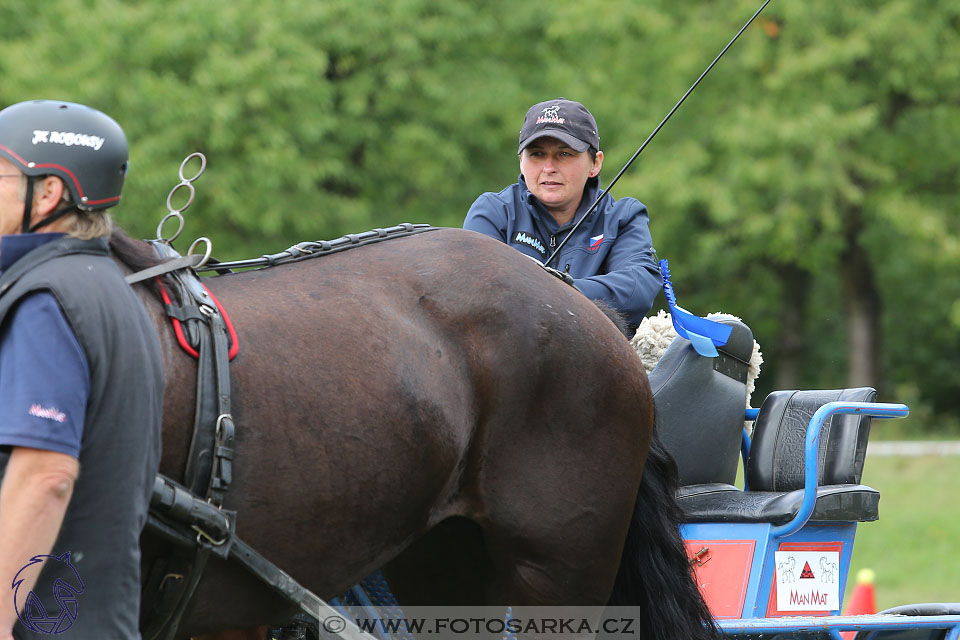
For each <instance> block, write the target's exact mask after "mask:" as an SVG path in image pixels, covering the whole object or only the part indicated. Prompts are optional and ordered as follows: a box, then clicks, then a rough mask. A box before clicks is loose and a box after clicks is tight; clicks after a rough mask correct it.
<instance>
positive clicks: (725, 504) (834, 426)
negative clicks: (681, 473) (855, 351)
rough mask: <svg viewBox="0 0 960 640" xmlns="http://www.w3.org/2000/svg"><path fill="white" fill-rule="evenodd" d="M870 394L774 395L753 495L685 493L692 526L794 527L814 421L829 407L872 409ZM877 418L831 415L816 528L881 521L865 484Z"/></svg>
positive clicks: (758, 436) (756, 459)
mask: <svg viewBox="0 0 960 640" xmlns="http://www.w3.org/2000/svg"><path fill="white" fill-rule="evenodd" d="M876 395H877V393H876V391H875V390H874V389H871V388H869V387H861V388H855V389H838V390H826V391H775V392H773V393H771V394H770V395H768V396H767V398H766V399H765V400H764V402H763V405H762V406H761V407H760V413H759V415H758V416H757V420H756V422H755V424H754V436H753V443H752V446H751V449H750V457H749V459H748V461H747V469H746V477H747V484H748V486H749V491H739V490H737V489H736V488H735V487H732V486H728V485H718V484H714V485H701V486H693V487H682V488H681V490H680V492H679V495H678V497H679V499H680V505H681V507H682V508H683V510H684V515H685V520H686V521H687V522H766V523H773V524H784V523H786V522H789V521H790V520H791V519H792V518H793V517H794V515H795V514H796V513H797V511H798V510H799V508H800V503H801V502H802V501H803V483H804V481H803V448H804V439H805V436H806V430H807V425H808V424H809V421H810V418H811V417H813V414H814V413H815V412H816V411H817V409H819V408H820V407H821V406H823V405H824V404H826V403H828V402H834V401H846V402H873V401H874V400H875V399H876ZM869 435H870V417H869V416H864V415H853V414H837V415H834V416H831V417H830V418H829V419H828V420H827V421H826V423H824V425H823V428H822V429H821V433H820V445H819V460H820V464H819V469H818V474H817V477H818V483H819V485H820V486H819V488H818V489H817V502H816V507H815V508H814V511H813V515H812V516H811V518H810V520H811V521H814V522H816V521H821V522H853V521H858V522H869V521H872V520H876V519H877V518H878V503H879V501H880V494H879V493H878V492H877V491H876V490H875V489H871V488H870V487H867V486H864V485H862V484H860V479H861V477H862V474H863V463H864V459H865V457H866V449H867V440H868V438H869Z"/></svg>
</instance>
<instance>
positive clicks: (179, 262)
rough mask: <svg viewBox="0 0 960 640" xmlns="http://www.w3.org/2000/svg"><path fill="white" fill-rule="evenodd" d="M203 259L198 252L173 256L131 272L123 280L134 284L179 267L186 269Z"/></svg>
mask: <svg viewBox="0 0 960 640" xmlns="http://www.w3.org/2000/svg"><path fill="white" fill-rule="evenodd" d="M202 261H203V256H202V255H200V254H197V255H193V256H182V257H180V258H174V259H172V260H167V261H166V262H161V263H160V264H158V265H154V266H152V267H148V268H147V269H144V270H142V271H137V272H136V273H131V274H130V275H128V276H127V277H126V278H124V280H126V281H127V284H136V283H138V282H142V281H143V280H149V279H150V278H156V277H157V276H162V275H164V274H167V273H170V272H171V271H177V270H179V269H187V268H190V267H195V266H197V265H198V264H200V262H202Z"/></svg>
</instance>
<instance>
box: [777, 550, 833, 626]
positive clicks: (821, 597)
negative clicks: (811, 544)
mask: <svg viewBox="0 0 960 640" xmlns="http://www.w3.org/2000/svg"><path fill="white" fill-rule="evenodd" d="M774 562H775V563H776V565H777V569H776V574H777V609H779V610H780V611H833V610H835V609H839V608H840V577H839V569H838V567H839V565H840V554H839V553H837V552H836V551H777V552H776V553H775V554H774Z"/></svg>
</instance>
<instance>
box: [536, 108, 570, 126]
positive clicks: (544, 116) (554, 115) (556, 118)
mask: <svg viewBox="0 0 960 640" xmlns="http://www.w3.org/2000/svg"><path fill="white" fill-rule="evenodd" d="M545 122H549V123H552V124H563V123H565V122H566V119H564V118H561V117H560V105H558V104H555V105H553V106H552V107H546V108H545V109H544V110H543V111H542V112H541V116H540V117H539V118H537V124H543V123H545Z"/></svg>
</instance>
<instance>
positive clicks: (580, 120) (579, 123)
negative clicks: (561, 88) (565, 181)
mask: <svg viewBox="0 0 960 640" xmlns="http://www.w3.org/2000/svg"><path fill="white" fill-rule="evenodd" d="M543 137H550V138H556V139H557V140H562V141H563V142H565V143H566V144H568V145H570V148H571V149H575V150H576V151H586V150H587V148H588V147H593V148H594V150H596V151H599V150H600V134H599V133H597V121H596V120H594V119H593V115H592V114H591V113H590V112H589V111H587V108H586V107H585V106H583V105H582V104H580V103H579V102H574V101H573V100H567V99H566V98H557V99H556V100H547V101H546V102H539V103H537V104H535V105H533V106H532V107H530V109H529V110H528V111H527V115H526V116H524V118H523V128H522V129H520V147H519V148H518V149H517V155H519V154H520V153H522V152H523V150H524V148H525V147H526V146H527V145H528V144H530V143H531V142H533V141H534V140H536V139H537V138H543Z"/></svg>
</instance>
